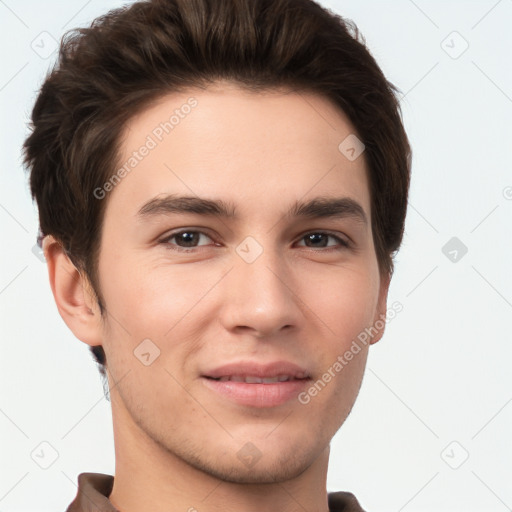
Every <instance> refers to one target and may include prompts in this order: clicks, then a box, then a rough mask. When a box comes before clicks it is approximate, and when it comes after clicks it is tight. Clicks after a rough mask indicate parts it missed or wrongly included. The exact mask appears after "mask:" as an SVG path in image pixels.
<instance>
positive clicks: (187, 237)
mask: <svg viewBox="0 0 512 512" xmlns="http://www.w3.org/2000/svg"><path fill="white" fill-rule="evenodd" d="M194 235H195V233H190V232H188V231H185V232H183V233H181V235H180V236H181V238H182V240H183V241H184V242H185V243H186V244H188V243H191V242H192V241H193V240H191V239H193V238H194Z"/></svg>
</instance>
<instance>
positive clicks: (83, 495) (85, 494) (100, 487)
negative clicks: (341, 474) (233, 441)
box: [66, 473, 365, 512]
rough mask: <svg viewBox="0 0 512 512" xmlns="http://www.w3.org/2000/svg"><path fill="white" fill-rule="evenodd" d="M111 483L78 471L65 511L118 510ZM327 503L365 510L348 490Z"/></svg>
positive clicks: (338, 511)
mask: <svg viewBox="0 0 512 512" xmlns="http://www.w3.org/2000/svg"><path fill="white" fill-rule="evenodd" d="M113 485H114V477H113V476H112V475H105V474H104V473H80V474H79V475H78V491H77V493H76V497H75V499H74V500H73V501H72V502H71V504H70V505H69V507H68V508H67V509H66V512H119V511H118V510H117V509H116V508H114V505H112V503H111V502H110V500H109V499H108V497H109V496H110V493H111V492H112V487H113ZM328 503H329V510H330V512H365V511H364V510H363V509H362V508H361V505H359V502H358V501H357V499H356V497H355V496H354V495H353V494H352V493H350V492H344V491H339V492H330V493H329V494H328Z"/></svg>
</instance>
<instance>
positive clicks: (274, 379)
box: [205, 374, 308, 384]
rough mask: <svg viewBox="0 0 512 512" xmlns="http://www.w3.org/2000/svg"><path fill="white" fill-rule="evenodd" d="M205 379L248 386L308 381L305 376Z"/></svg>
mask: <svg viewBox="0 0 512 512" xmlns="http://www.w3.org/2000/svg"><path fill="white" fill-rule="evenodd" d="M205 377H206V378H207V379H211V380H216V381H218V382H245V383H246V384H275V383H276V382H290V381H294V380H306V379H308V377H307V376H306V375H305V374H304V376H302V377H295V376H293V375H284V374H283V375H277V376H275V377H257V376H255V375H223V376H222V377H208V376H205Z"/></svg>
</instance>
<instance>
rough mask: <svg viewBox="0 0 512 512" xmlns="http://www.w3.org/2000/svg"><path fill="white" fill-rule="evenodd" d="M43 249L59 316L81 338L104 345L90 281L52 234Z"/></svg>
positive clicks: (92, 344)
mask: <svg viewBox="0 0 512 512" xmlns="http://www.w3.org/2000/svg"><path fill="white" fill-rule="evenodd" d="M43 251H44V255H45V258H46V264H47V267H48V277H49V280H50V286H51V289H52V292H53V297H54V299H55V304H56V305H57V309H58V310H59V313H60V316H61V317H62V319H63V320H64V322H65V323H66V325H67V326H68V327H69V329H70V330H71V331H72V332H73V334H74V335H75V336H76V337H77V338H78V339H79V340H81V341H83V342H84V343H86V344H88V345H91V346H96V345H101V344H102V338H101V314H100V311H99V307H98V304H97V301H96V299H95V296H94V292H93V291H92V288H91V286H90V284H89V281H88V280H87V278H86V277H85V276H84V275H82V274H81V273H80V272H79V271H78V270H77V268H76V267H75V265H74V264H73V262H72V261H71V260H70V259H69V256H68V255H67V253H66V251H65V250H64V247H63V246H62V245H61V244H60V243H59V242H58V241H57V240H56V239H55V238H54V237H52V236H51V235H48V236H46V237H45V238H44V240H43Z"/></svg>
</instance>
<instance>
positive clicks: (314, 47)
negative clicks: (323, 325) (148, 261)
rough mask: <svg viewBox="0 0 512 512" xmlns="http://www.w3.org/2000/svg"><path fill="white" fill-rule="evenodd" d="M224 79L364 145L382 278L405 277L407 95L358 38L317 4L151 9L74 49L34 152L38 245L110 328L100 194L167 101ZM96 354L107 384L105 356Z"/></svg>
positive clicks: (37, 110) (140, 9)
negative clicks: (278, 94)
mask: <svg viewBox="0 0 512 512" xmlns="http://www.w3.org/2000/svg"><path fill="white" fill-rule="evenodd" d="M218 79H227V80H229V81H231V82H233V83H235V84H237V85H239V86H240V87H244V88H247V89H250V90H254V91H260V90H265V89H272V88H279V87H285V88H289V89H291V90H299V91H307V92H313V93H318V94H320V95H322V96H324V97H327V98H329V99H330V100H332V101H333V102H334V103H335V104H336V105H338V106H339V107H340V109H342V110H343V111H344V112H345V114H346V115H347V116H348V117H349V119H350V121H351V122H352V124H353V125H354V127H355V129H356V131H357V134H358V137H360V138H361V139H362V141H363V143H364V144H365V159H366V163H367V167H368V173H369V174H368V175H369V182H370V197H371V220H372V228H373V236H374V244H375V250H376V256H377V260H378V263H379V268H380V270H381V272H386V273H388V274H389V275H391V274H392V273H393V256H394V253H395V252H396V251H397V250H398V248H399V246H400V244H401V241H402V236H403V231H404V224H405V215H406V210H407V196H408V190H409V180H410V165H411V151H410V147H409V143H408V140H407V136H406V133H405V130H404V127H403V125H402V120H401V112H400V106H399V101H398V99H397V92H398V89H397V88H396V87H395V86H394V85H393V84H391V83H390V82H389V81H387V80H386V78H385V77H384V75H383V73H382V71H381V69H380V68H379V66H378V65H377V63H376V62H375V60H374V58H373V57H372V55H371V54H370V52H369V51H368V50H367V48H366V45H365V41H364V39H363V38H362V36H361V35H360V34H359V32H358V29H357V27H356V26H355V24H354V23H353V22H351V21H349V20H346V19H344V18H342V17H341V16H339V15H336V14H334V13H333V12H331V11H329V10H327V9H324V8H323V7H321V6H320V5H318V4H317V3H315V2H314V1H312V0H150V1H139V2H136V3H134V4H132V5H131V6H125V7H122V8H119V9H114V10H112V11H110V12H108V13H107V14H106V15H104V16H101V17H99V18H97V19H96V20H94V21H93V23H92V24H91V26H90V27H88V28H80V29H76V30H71V31H69V32H67V33H66V34H65V35H64V37H63V38H62V42H61V46H60V53H59V61H58V63H57V64H56V65H55V66H54V68H53V70H52V71H51V72H50V73H49V75H48V76H47V77H46V80H45V82H44V84H43V85H42V87H41V90H40V93H39V96H38V98H37V100H36V103H35V106H34V109H33V111H32V123H31V128H32V131H31V134H30V135H29V136H28V137H27V139H26V141H25V143H24V163H25V166H26V167H27V168H28V169H29V170H30V187H31V193H32V197H33V198H35V199H36V201H37V205H38V210H39V219H40V238H41V237H42V236H44V235H48V234H51V235H53V236H54V237H55V238H56V239H57V240H58V241H59V242H60V243H61V244H62V245H63V247H64V249H65V250H66V252H67V253H68V255H69V257H70V258H71V260H72V261H73V263H74V264H75V266H76V267H77V269H79V270H80V271H84V272H85V273H86V275H87V277H88V279H89V281H90V283H91V285H92V287H93V290H94V291H95V293H96V298H97V300H98V304H99V306H100V310H101V312H102V314H103V313H104V311H105V308H104V305H103V304H102V302H103V300H102V296H101V290H100V287H99V283H98V279H97V263H98V261H97V259H98V254H99V244H100V238H101V237H100V234H101V228H102V219H103V216H104V212H105V207H106V204H107V201H106V200H105V201H102V200H98V199H97V198H96V197H95V195H94V194H93V191H94V190H95V189H97V188H98V187H101V186H102V185H103V184H104V183H105V182H106V181H107V179H108V177H109V176H111V175H112V173H113V170H114V169H116V165H117V164H118V162H117V160H118V151H119V144H120V134H121V132H122V130H123V127H124V126H125V125H126V123H127V121H128V120H129V119H130V118H132V117H133V116H134V115H135V114H137V113H138V112H140V111H141V110H143V109H144V108H145V107H146V106H148V105H149V103H150V102H151V101H153V100H155V99H157V98H158V97H160V96H163V95H165V94H167V93H171V92H177V91H184V90H187V88H190V87H205V86H207V85H208V84H209V83H212V82H214V81H215V80H218ZM340 142H341V141H340ZM91 350H92V353H93V354H94V357H95V358H96V361H97V363H98V364H99V367H100V372H101V373H102V376H103V377H105V364H106V360H105V353H104V351H103V348H102V347H101V346H97V347H92V348H91Z"/></svg>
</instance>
